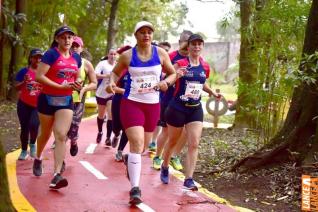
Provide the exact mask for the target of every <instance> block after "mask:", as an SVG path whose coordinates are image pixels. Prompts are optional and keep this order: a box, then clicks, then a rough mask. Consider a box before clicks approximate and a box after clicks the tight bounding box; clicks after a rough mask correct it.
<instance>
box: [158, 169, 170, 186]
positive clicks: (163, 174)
mask: <svg viewBox="0 0 318 212" xmlns="http://www.w3.org/2000/svg"><path fill="white" fill-rule="evenodd" d="M160 180H161V182H163V183H164V184H168V183H169V167H164V166H163V165H161V170H160Z"/></svg>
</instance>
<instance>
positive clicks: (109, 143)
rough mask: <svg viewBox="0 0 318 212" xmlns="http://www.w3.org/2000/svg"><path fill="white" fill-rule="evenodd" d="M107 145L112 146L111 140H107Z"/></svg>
mask: <svg viewBox="0 0 318 212" xmlns="http://www.w3.org/2000/svg"><path fill="white" fill-rule="evenodd" d="M105 145H106V146H111V145H112V142H111V140H110V138H106V140H105Z"/></svg>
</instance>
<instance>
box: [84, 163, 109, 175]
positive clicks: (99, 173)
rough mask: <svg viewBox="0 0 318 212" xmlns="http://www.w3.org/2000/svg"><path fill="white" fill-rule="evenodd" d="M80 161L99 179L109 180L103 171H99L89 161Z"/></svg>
mask: <svg viewBox="0 0 318 212" xmlns="http://www.w3.org/2000/svg"><path fill="white" fill-rule="evenodd" d="M80 163H81V164H82V165H83V166H84V167H85V168H86V169H87V170H88V171H90V172H91V173H92V174H93V175H95V176H96V177H97V179H99V180H107V179H108V178H107V177H106V176H105V175H104V174H103V173H101V172H100V171H98V170H97V169H95V167H94V166H93V165H92V164H90V163H89V162H87V161H82V160H81V161H80Z"/></svg>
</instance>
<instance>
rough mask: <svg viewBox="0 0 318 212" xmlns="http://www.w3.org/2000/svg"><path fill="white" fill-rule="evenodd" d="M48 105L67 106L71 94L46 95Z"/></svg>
mask: <svg viewBox="0 0 318 212" xmlns="http://www.w3.org/2000/svg"><path fill="white" fill-rule="evenodd" d="M46 99H47V102H48V104H49V105H50V106H68V105H70V103H71V99H72V96H49V95H46Z"/></svg>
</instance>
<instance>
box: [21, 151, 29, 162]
mask: <svg viewBox="0 0 318 212" xmlns="http://www.w3.org/2000/svg"><path fill="white" fill-rule="evenodd" d="M28 156H29V155H28V151H27V150H22V151H21V153H20V155H19V157H18V160H26V159H27V158H28Z"/></svg>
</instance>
